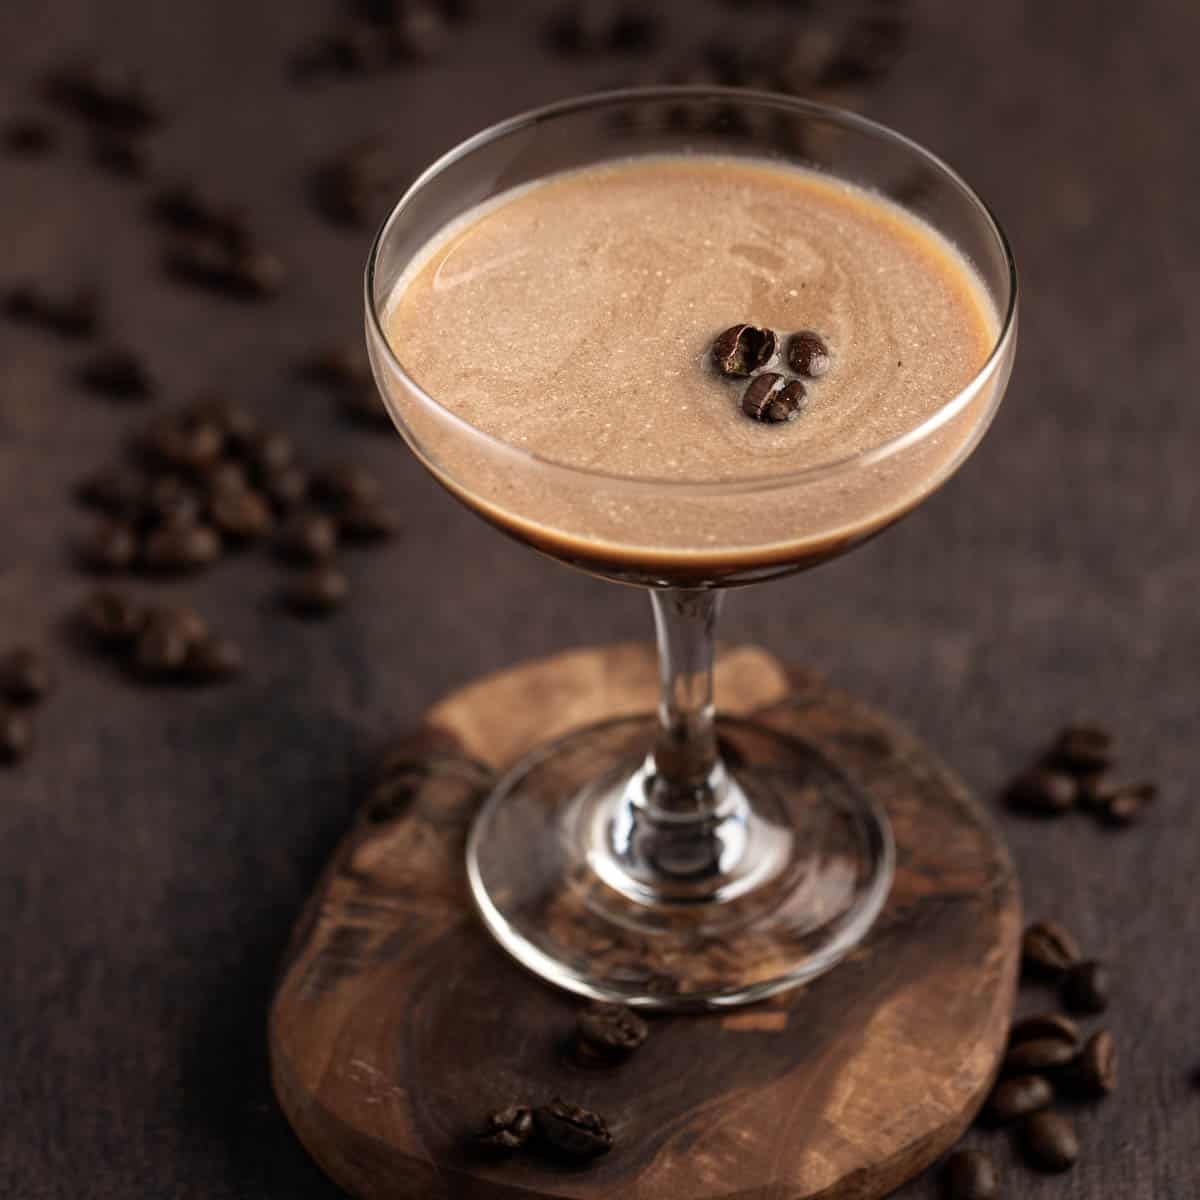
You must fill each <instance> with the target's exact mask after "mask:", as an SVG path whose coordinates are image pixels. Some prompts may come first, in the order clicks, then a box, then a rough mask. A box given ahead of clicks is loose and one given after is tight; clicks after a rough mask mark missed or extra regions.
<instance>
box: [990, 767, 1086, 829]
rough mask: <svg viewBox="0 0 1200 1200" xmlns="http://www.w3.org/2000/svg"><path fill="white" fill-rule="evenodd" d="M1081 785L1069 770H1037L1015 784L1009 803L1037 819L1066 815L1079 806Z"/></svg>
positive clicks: (1014, 782) (1009, 792) (1031, 771)
mask: <svg viewBox="0 0 1200 1200" xmlns="http://www.w3.org/2000/svg"><path fill="white" fill-rule="evenodd" d="M1078 797H1079V784H1078V783H1077V781H1076V780H1075V779H1074V777H1073V776H1071V775H1068V774H1067V773H1066V772H1065V771H1052V770H1050V769H1049V768H1047V767H1034V768H1033V769H1032V770H1029V771H1026V772H1025V774H1024V775H1020V776H1018V777H1017V779H1016V780H1014V781H1013V783H1012V785H1011V786H1010V787H1009V790H1008V803H1009V805H1010V806H1011V807H1012V808H1015V809H1018V810H1020V811H1021V812H1026V813H1033V814H1035V815H1037V816H1045V817H1056V816H1062V815H1063V814H1064V813H1067V812H1069V811H1070V810H1071V809H1072V808H1074V807H1075V801H1076V800H1077V799H1078Z"/></svg>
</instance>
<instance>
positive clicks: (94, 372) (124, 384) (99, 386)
mask: <svg viewBox="0 0 1200 1200" xmlns="http://www.w3.org/2000/svg"><path fill="white" fill-rule="evenodd" d="M78 378H79V383H80V385H81V386H82V387H84V388H86V389H87V390H88V391H89V392H95V393H97V394H98V395H101V396H107V397H108V398H109V399H110V400H148V399H149V398H150V397H151V396H152V395H153V393H154V385H153V383H152V382H151V379H150V376H149V373H148V372H147V371H146V368H145V366H144V365H143V364H142V360H141V359H140V358H138V356H137V355H136V354H134V353H133V352H132V351H130V350H124V349H122V348H120V347H118V346H112V347H108V348H107V349H104V350H100V351H98V352H97V353H96V354H94V355H92V357H90V358H89V359H88V360H87V361H86V362H85V363H84V364H83V365H82V366H81V367H80V368H79V373H78Z"/></svg>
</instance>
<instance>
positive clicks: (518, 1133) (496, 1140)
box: [475, 1104, 533, 1154]
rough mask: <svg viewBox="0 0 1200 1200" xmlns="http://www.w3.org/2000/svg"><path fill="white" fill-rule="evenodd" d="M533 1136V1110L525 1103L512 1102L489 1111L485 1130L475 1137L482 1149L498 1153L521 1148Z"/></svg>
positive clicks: (508, 1152) (507, 1152)
mask: <svg viewBox="0 0 1200 1200" xmlns="http://www.w3.org/2000/svg"><path fill="white" fill-rule="evenodd" d="M532 1136H533V1111H532V1110H531V1109H529V1108H527V1107H526V1106H525V1105H523V1104H510V1105H509V1106H508V1107H507V1108H498V1109H497V1110H496V1111H495V1112H492V1113H489V1114H488V1118H487V1121H486V1122H485V1123H484V1127H483V1132H482V1133H479V1134H478V1135H477V1136H476V1138H475V1144H476V1145H477V1146H478V1147H479V1148H480V1149H481V1150H486V1151H488V1152H492V1153H497V1154H511V1153H512V1152H513V1151H514V1150H519V1149H520V1148H521V1147H522V1146H524V1145H525V1143H526V1142H527V1141H529V1139H530V1138H531V1137H532Z"/></svg>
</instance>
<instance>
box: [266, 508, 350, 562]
mask: <svg viewBox="0 0 1200 1200" xmlns="http://www.w3.org/2000/svg"><path fill="white" fill-rule="evenodd" d="M337 544H338V527H337V524H336V523H335V522H334V520H333V518H332V517H329V516H326V515H325V514H324V513H312V512H298V513H295V514H293V515H292V516H291V517H289V518H288V519H287V521H286V522H285V523H284V526H283V528H282V529H281V530H280V531H279V539H278V542H277V545H278V549H279V553H280V554H281V555H282V556H283V557H284V558H286V559H289V560H290V561H292V562H298V563H310V564H311V563H320V562H324V561H325V560H326V559H327V558H330V557H332V555H333V552H334V551H335V550H336V549H337Z"/></svg>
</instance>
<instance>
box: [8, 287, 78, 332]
mask: <svg viewBox="0 0 1200 1200" xmlns="http://www.w3.org/2000/svg"><path fill="white" fill-rule="evenodd" d="M4 312H5V315H6V316H7V317H8V318H9V320H11V321H17V322H20V323H21V324H25V325H33V326H36V327H37V328H39V329H44V330H46V331H47V332H49V333H54V334H57V335H58V336H59V337H63V338H70V339H73V340H74V339H80V338H88V337H91V336H92V335H93V334H95V332H96V330H97V329H98V328H99V325H100V303H99V297H98V296H97V294H96V292H95V291H94V290H93V289H92V288H88V287H81V288H77V289H76V290H74V291H73V292H68V293H66V294H64V295H61V296H54V295H48V294H46V293H45V292H43V291H41V290H40V289H39V288H37V287H35V286H34V285H33V284H30V283H19V284H16V285H15V286H13V287H11V288H10V289H9V290H8V291H7V292H6V293H5V296H4Z"/></svg>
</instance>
